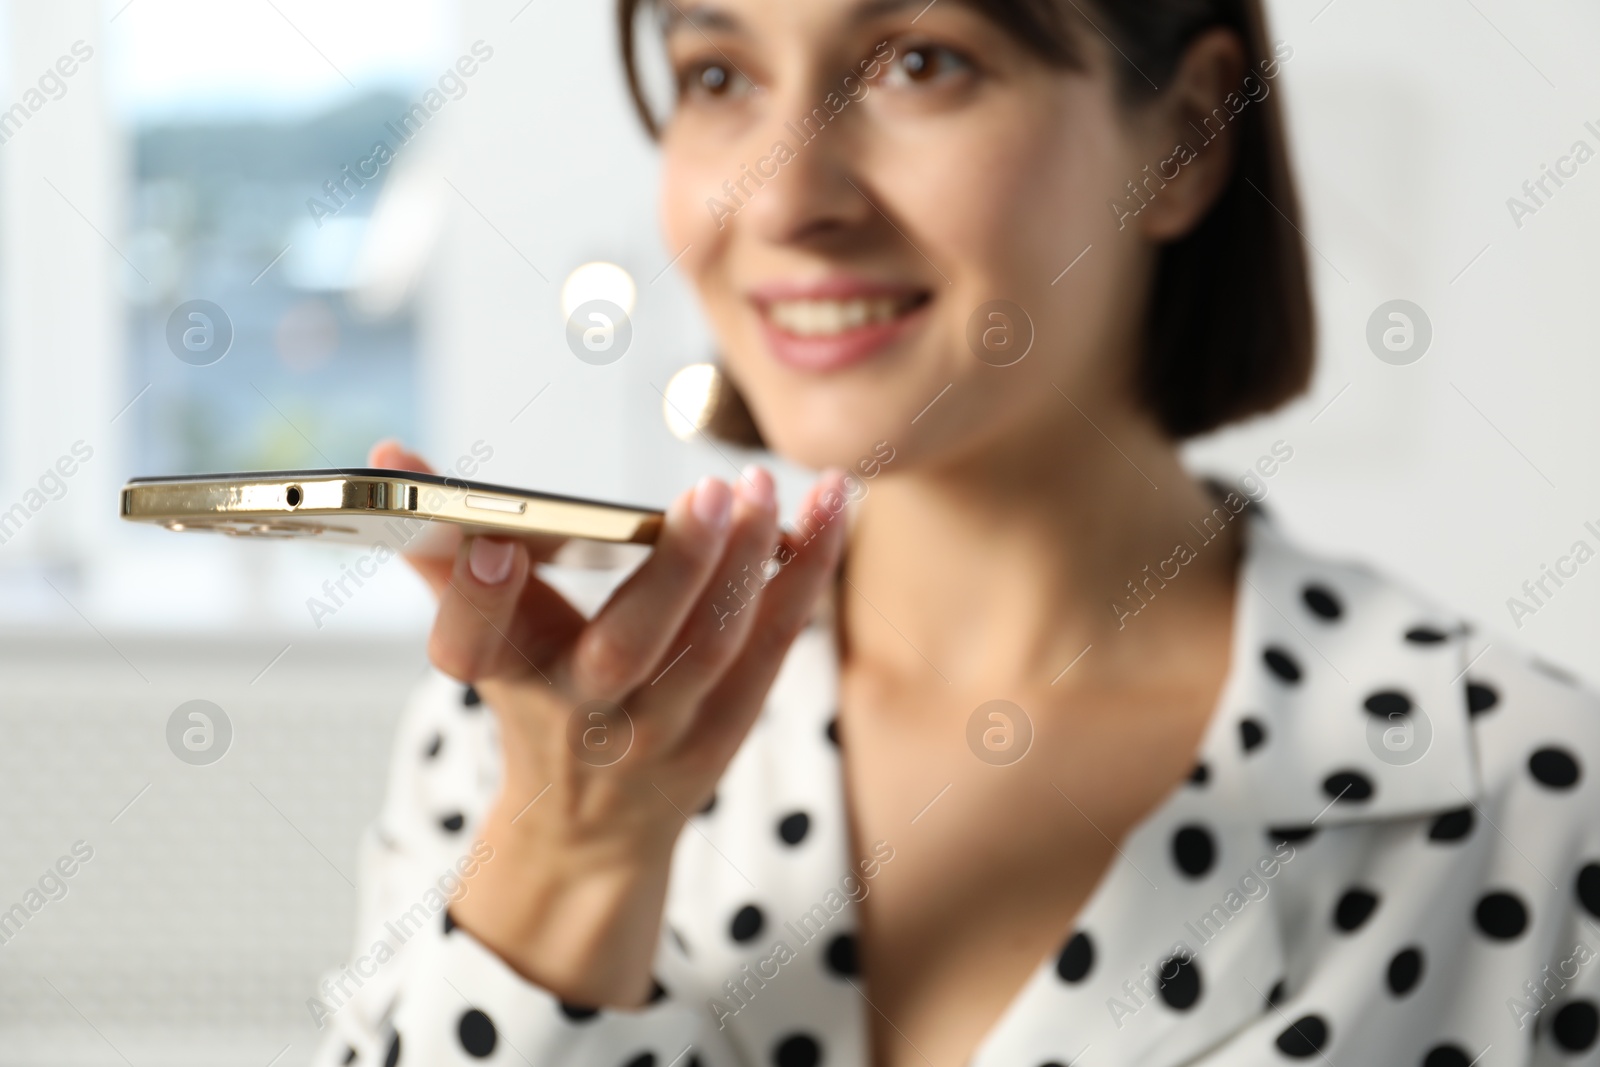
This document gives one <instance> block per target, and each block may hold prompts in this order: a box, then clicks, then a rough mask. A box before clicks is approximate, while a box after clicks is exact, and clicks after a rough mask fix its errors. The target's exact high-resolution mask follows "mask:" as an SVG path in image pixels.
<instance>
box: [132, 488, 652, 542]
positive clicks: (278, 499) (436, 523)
mask: <svg viewBox="0 0 1600 1067" xmlns="http://www.w3.org/2000/svg"><path fill="white" fill-rule="evenodd" d="M121 513H122V517H123V518H124V519H126V520H128V521H129V522H142V523H150V524H153V525H157V526H165V527H166V528H167V529H169V530H179V531H191V530H198V531H210V532H217V533H225V534H231V535H233V536H235V537H266V538H314V539H316V540H319V541H337V542H344V543H351V544H362V545H373V544H387V545H388V546H389V547H390V548H391V549H392V550H394V551H396V552H407V553H413V554H420V555H436V554H445V553H449V552H453V551H454V547H455V545H456V544H457V543H459V540H460V538H461V536H463V535H466V534H494V535H498V536H501V537H517V536H521V537H530V538H533V539H536V540H539V539H553V540H568V539H574V538H576V539H582V540H587V541H599V542H612V543H614V544H625V543H632V544H653V543H654V542H655V539H656V536H657V535H658V534H659V533H660V531H661V523H662V518H663V517H662V513H661V512H659V511H655V510H652V509H650V508H642V507H631V506H628V505H623V504H611V503H606V502H603V501H598V500H583V499H580V498H578V497H570V496H558V495H555V494H552V493H538V492H533V491H531V490H528V489H512V488H508V487H506V486H503V485H487V484H484V483H481V482H472V481H467V480H465V479H462V478H455V477H445V476H442V475H437V474H418V473H416V472H414V471H400V470H383V469H379V468H371V467H358V468H352V469H349V470H295V471H246V472H242V473H238V474H189V475H181V476H177V477H168V478H133V479H130V480H129V482H128V483H127V485H125V486H123V488H122V512H121Z"/></svg>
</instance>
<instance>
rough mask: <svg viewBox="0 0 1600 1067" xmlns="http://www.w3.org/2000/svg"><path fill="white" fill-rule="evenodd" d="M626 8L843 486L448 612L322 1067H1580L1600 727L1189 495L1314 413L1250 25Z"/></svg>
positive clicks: (1224, 6)
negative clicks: (1305, 410) (651, 45)
mask: <svg viewBox="0 0 1600 1067" xmlns="http://www.w3.org/2000/svg"><path fill="white" fill-rule="evenodd" d="M640 6H641V5H640V3H639V2H638V0H624V2H623V3H622V5H621V18H622V25H623V27H624V40H625V42H626V47H627V49H628V51H629V53H630V68H631V60H632V56H631V52H632V48H633V40H634V35H633V30H634V27H635V24H636V22H637V21H640V20H639V19H638V16H639V15H641V14H642V12H640V11H639V10H638V8H639V7H640ZM649 10H650V12H651V13H653V14H655V15H658V16H660V26H661V32H662V33H663V34H664V40H665V45H666V49H667V53H668V56H669V58H670V63H671V68H672V70H673V72H674V75H675V81H676V86H677V93H676V100H675V101H674V102H673V104H672V106H671V109H670V114H668V115H667V116H666V117H664V118H662V119H660V120H659V122H658V120H657V119H656V118H655V117H654V116H653V115H652V114H651V111H650V109H649V107H648V106H647V101H646V99H645V98H646V96H647V94H645V93H644V92H643V91H642V90H641V89H640V86H639V79H638V78H634V89H635V96H636V98H637V99H638V100H639V101H640V103H641V107H642V109H643V110H644V112H645V114H646V118H647V122H650V123H651V125H652V128H653V129H656V131H657V132H658V133H659V137H660V142H661V147H662V153H663V163H664V168H663V185H662V201H661V203H662V213H663V216H664V220H665V227H666V230H667V243H668V245H669V246H670V247H672V248H675V249H676V248H683V249H686V251H685V252H684V254H683V256H682V258H681V259H680V260H679V264H680V267H681V269H683V270H684V271H686V272H687V274H688V276H689V277H690V278H691V279H692V281H693V283H694V285H695V286H696V288H697V291H698V293H699V296H700V298H701V300H702V302H703V305H704V309H705V311H706V314H707V316H708V317H709V319H710V321H711V323H712V324H713V326H714V328H715V330H716V333H717V335H718V337H719V339H720V341H721V345H722V351H723V357H724V368H723V369H724V371H725V372H726V375H727V377H728V379H729V380H730V381H731V382H732V383H733V384H734V385H736V386H737V388H738V390H739V392H740V394H741V395H742V397H743V400H744V402H745V403H746V404H747V405H748V414H749V417H750V418H749V424H748V425H749V427H751V428H757V429H758V430H759V435H760V439H761V440H762V441H763V442H764V443H765V445H766V446H767V447H769V448H770V449H772V450H773V451H775V452H777V453H779V454H781V455H783V456H785V457H788V458H790V459H792V460H795V461H798V462H799V463H802V464H806V465H809V466H812V467H814V468H830V469H829V472H828V473H826V474H824V475H823V477H822V478H821V479H820V481H819V482H818V484H817V486H816V487H815V488H814V489H813V491H812V493H811V495H810V496H809V497H808V499H807V501H806V503H805V505H804V506H803V508H802V511H801V519H800V521H799V525H798V526H797V528H796V529H795V530H793V531H790V532H787V533H781V534H780V532H779V530H778V527H777V515H776V509H775V505H774V500H773V486H772V480H771V478H770V477H769V476H768V475H767V474H766V473H765V472H764V471H762V470H760V469H757V468H751V469H748V470H746V471H745V473H744V474H742V475H741V476H740V477H739V478H737V479H736V483H735V485H734V487H733V488H732V489H730V487H729V486H728V485H726V484H724V483H723V482H722V481H719V480H717V479H714V478H708V479H706V480H704V481H702V482H701V483H700V484H699V485H698V486H696V487H695V488H694V489H693V490H692V491H690V492H687V493H685V494H684V495H683V496H681V497H679V498H678V499H677V500H676V501H675V502H674V504H673V505H672V507H671V509H670V511H669V513H668V519H667V523H666V527H665V532H664V534H663V536H662V539H661V542H660V544H659V546H658V547H657V549H656V550H655V552H654V554H653V555H652V556H651V558H650V559H649V560H648V561H647V562H646V563H645V564H644V565H643V566H642V567H641V568H640V569H639V570H638V571H637V572H636V573H635V574H634V575H633V576H632V577H630V578H629V580H628V581H627V582H626V583H625V584H624V585H623V586H622V587H621V588H620V590H619V591H618V592H617V593H616V594H615V595H614V597H613V598H612V599H611V600H610V601H609V602H608V604H607V605H606V606H605V607H604V609H603V610H601V611H600V613H599V614H598V616H596V617H595V618H594V619H593V620H592V621H590V620H587V619H586V618H585V617H584V616H583V615H582V614H580V613H579V612H577V611H576V610H575V609H574V608H573V607H571V606H570V605H569V604H567V602H566V601H564V600H562V599H561V597H559V596H558V595H557V594H556V593H555V592H554V591H553V590H552V589H550V588H549V587H548V586H546V585H545V584H543V583H542V582H541V581H540V580H539V579H538V578H537V577H536V576H534V574H533V573H532V566H533V564H534V563H535V562H536V560H534V559H533V558H531V557H530V551H529V549H528V548H527V547H526V546H524V545H521V544H514V543H509V542H498V541H491V540H487V539H478V540H476V541H474V542H472V543H471V544H470V545H467V546H464V547H463V549H462V552H461V553H460V555H459V556H458V558H456V559H455V560H453V561H442V562H434V563H430V562H428V561H425V560H419V561H416V564H417V566H418V569H419V570H420V571H421V573H422V574H423V575H424V576H425V577H426V578H427V579H428V581H429V582H430V583H431V585H432V586H433V588H434V589H435V591H436V592H437V593H438V595H439V599H440V607H439V615H438V619H437V622H436V624H435V627H434V631H433V635H432V639H431V643H430V654H431V657H432V659H433V662H434V664H435V665H436V666H437V667H438V668H439V670H440V672H442V674H441V675H440V676H439V677H438V678H436V679H435V680H434V681H433V682H431V683H430V684H429V685H428V686H427V687H425V689H424V690H423V691H421V692H420V693H419V694H418V697H417V698H416V701H415V702H414V705H413V707H412V708H411V710H410V712H409V713H408V716H407V719H406V721H405V723H404V725H403V727H402V730H401V736H400V741H399V749H398V753H397V756H396V763H395V768H394V776H393V782H392V785H391V792H390V796H389V799H388V802H387V805H386V807H385V809H384V813H383V815H382V818H381V820H380V823H379V826H378V828H377V831H376V833H375V834H374V835H373V837H372V840H371V841H370V842H369V844H368V846H367V853H366V857H365V871H364V876H365V879H366V884H367V888H366V893H365V897H364V903H363V915H362V935H361V937H360V938H359V939H358V948H357V952H358V954H359V956H358V959H357V960H356V961H355V962H354V963H353V964H352V966H351V968H350V969H348V970H346V971H343V972H341V973H340V974H339V975H337V976H333V977H330V980H329V981H328V982H325V983H324V985H323V988H322V991H321V993H320V995H319V997H318V998H316V999H315V1001H314V1002H313V1012H314V1014H317V1015H318V1016H319V1020H321V1021H323V1022H325V1023H327V1024H329V1025H331V1026H332V1027H333V1030H332V1031H331V1035H332V1036H330V1037H329V1039H328V1041H327V1044H326V1046H325V1053H324V1056H325V1062H341V1061H343V1062H359V1063H377V1062H382V1063H386V1064H389V1065H391V1067H392V1065H394V1064H396V1063H403V1064H446V1063H470V1062H475V1061H477V1060H480V1059H486V1060H490V1061H493V1062H500V1063H524V1062H526V1063H530V1064H537V1065H540V1067H545V1065H555V1064H582V1065H586V1067H611V1065H617V1067H622V1065H630V1067H645V1065H657V1067H666V1065H684V1064H691V1063H698V1064H701V1065H703V1067H734V1065H766V1064H775V1065H777V1067H810V1065H816V1064H827V1065H830V1067H831V1065H848V1064H866V1063H869V1062H870V1063H874V1064H884V1065H893V1067H907V1065H916V1064H928V1065H933V1067H946V1065H949V1067H956V1065H959V1064H965V1063H971V1064H975V1065H983V1067H988V1065H996V1067H998V1065H1004V1067H1040V1065H1047V1064H1066V1063H1076V1064H1088V1065H1096V1064H1105V1065H1116V1064H1143V1065H1165V1064H1180V1063H1184V1064H1191V1063H1203V1064H1208V1065H1223V1064H1226V1065H1244V1064H1264V1063H1277V1062H1282V1061H1284V1060H1292V1059H1314V1058H1320V1059H1323V1060H1326V1061H1327V1062H1330V1063H1339V1064H1341V1065H1344V1064H1372V1063H1383V1064H1424V1065H1426V1067H1449V1065H1461V1067H1465V1065H1467V1064H1471V1063H1483V1064H1513V1063H1516V1064H1521V1063H1563V1064H1564V1063H1572V1062H1589V1063H1593V1062H1596V1060H1595V1057H1596V1056H1597V1055H1600V1047H1597V1044H1596V1030H1597V1025H1600V1024H1597V1013H1596V1007H1595V1002H1596V995H1597V990H1600V978H1597V975H1600V966H1589V965H1588V964H1589V963H1590V962H1591V960H1592V956H1593V951H1594V949H1595V948H1596V947H1600V929H1597V927H1596V925H1595V919H1596V917H1597V916H1600V832H1597V826H1596V819H1595V812H1596V810H1597V808H1596V799H1597V793H1596V786H1595V782H1594V771H1595V770H1596V768H1597V767H1600V733H1597V732H1600V716H1597V715H1596V704H1595V700H1594V698H1593V697H1592V696H1589V695H1586V694H1584V693H1583V692H1581V691H1580V690H1579V689H1578V688H1576V687H1575V686H1573V685H1572V684H1571V683H1570V682H1569V681H1567V680H1565V679H1563V678H1560V677H1558V676H1555V675H1554V673H1553V672H1551V671H1549V670H1548V669H1539V668H1536V667H1535V666H1532V665H1530V664H1529V663H1528V662H1527V661H1525V660H1524V659H1523V658H1522V657H1521V656H1519V655H1518V654H1517V653H1515V652H1513V651H1511V650H1510V649H1508V648H1506V647H1505V646H1504V645H1502V644H1499V643H1490V642H1486V641H1484V640H1482V639H1477V638H1474V637H1473V636H1472V635H1471V634H1470V633H1469V631H1468V629H1467V627H1466V626H1465V625H1463V623H1462V622H1461V621H1460V620H1459V619H1458V618H1457V617H1456V616H1454V615H1453V614H1452V613H1451V612H1449V611H1448V610H1446V609H1444V608H1441V607H1438V606H1436V605H1434V604H1431V603H1430V602H1428V601H1427V600H1426V599H1424V598H1422V597H1420V596H1418V595H1417V594H1415V593H1413V592H1412V591H1410V590H1409V589H1408V588H1406V587H1405V586H1404V585H1403V584H1402V583H1399V582H1396V581H1393V580H1390V579H1386V578H1383V577H1380V576H1377V575H1375V574H1373V573H1371V572H1370V571H1368V570H1366V569H1363V568H1361V567H1358V566H1352V565H1349V564H1343V563H1337V562H1332V561H1328V560H1324V559H1321V558H1318V557H1316V556H1314V555H1311V554H1309V553H1307V552H1305V551H1303V550H1301V549H1299V548H1297V547H1296V546H1294V545H1293V544H1292V543H1290V542H1288V541H1287V540H1285V539H1284V537H1283V536H1282V534H1281V533H1279V532H1278V531H1277V530H1275V529H1274V527H1273V526H1272V524H1271V523H1270V522H1268V521H1267V520H1266V519H1265V518H1264V517H1263V516H1262V515H1261V514H1260V508H1259V506H1257V505H1255V504H1254V503H1253V502H1252V501H1251V499H1250V494H1241V493H1239V492H1236V491H1229V490H1227V489H1225V488H1221V487H1217V486H1208V485H1206V484H1203V483H1202V482H1200V481H1197V480H1196V479H1195V478H1193V477H1192V476H1190V475H1189V474H1188V473H1186V472H1185V470H1184V469H1183V467H1182V466H1181V464H1180V462H1179V455H1178V446H1179V442H1181V441H1182V440H1183V439H1184V438H1186V437H1189V436H1193V435H1195V434H1198V433H1201V432H1203V431H1206V430H1209V429H1212V428H1214V427H1216V426H1219V425H1222V424H1224V423H1227V422H1230V421H1233V420H1237V419H1240V418H1243V417H1245V416H1248V415H1251V414H1254V413H1258V412H1262V411H1266V410H1269V409H1271V408H1273V407H1274V406H1276V405H1277V404H1279V403H1281V402H1282V401H1284V400H1285V399H1287V398H1288V397H1290V396H1292V395H1294V394H1296V393H1298V392H1300V391H1301V390H1302V389H1303V388H1304V386H1305V384H1306V382H1307V380H1308V377H1309V371H1310V337H1311V316H1310V312H1309V300H1308V296H1307V285H1306V268H1305V262H1304V258H1303V254H1302V249H1301V244H1300V238H1299V237H1298V235H1297V232H1296V226H1295V223H1294V219H1295V217H1296V208H1295V197H1294V193H1293V188H1292V184H1291V182H1290V179H1289V175H1288V169H1287V164H1286V162H1285V160H1286V153H1285V148H1284V138H1283V133H1282V130H1281V127H1280V120H1279V112H1278V98H1277V96H1276V95H1274V92H1273V89H1274V85H1275V82H1274V79H1275V78H1277V76H1278V74H1279V70H1280V64H1281V63H1283V62H1285V61H1286V60H1288V59H1289V58H1291V56H1292V50H1291V49H1289V48H1288V47H1287V46H1279V47H1276V48H1274V47H1272V46H1270V45H1269V42H1268V38H1267V36H1266V34H1265V31H1264V29H1263V24H1262V19H1261V13H1260V11H1259V9H1258V5H1257V2H1256V0H1159V2H1158V0H1139V2H1134V0H1093V2H1090V0H1076V2H1068V0H1062V2H1057V0H966V2H963V0H944V2H942V3H939V2H935V3H931V4H929V3H926V0H916V2H909V3H907V2H899V0H807V2H806V3H804V4H791V3H785V4H777V3H771V2H768V0H710V2H707V3H689V2H687V0H670V2H667V3H664V4H661V5H660V6H659V8H650V9H649ZM651 32H654V31H653V30H652V31H651ZM1275 451H1276V452H1277V455H1275V456H1273V455H1269V456H1264V457H1263V458H1262V461H1261V464H1260V465H1259V470H1260V474H1261V475H1262V476H1266V475H1268V474H1270V473H1271V471H1272V470H1273V469H1274V468H1275V464H1277V463H1279V462H1282V461H1283V460H1285V459H1286V458H1288V457H1290V456H1292V455H1293V443H1292V442H1287V441H1286V442H1282V443H1281V448H1279V449H1276V450H1275ZM373 462H374V463H376V464H380V465H388V466H397V467H413V468H416V467H420V466H422V464H421V460H420V459H419V458H417V457H415V456H411V455H408V454H406V453H405V452H403V451H402V450H400V449H399V448H398V446H394V445H384V446H380V447H379V448H378V449H377V450H376V451H375V454H374V457H373ZM1257 484H1259V483H1257ZM847 500H853V501H854V504H853V505H852V506H851V507H850V508H849V509H848V510H847V509H846V508H845V506H844V505H845V502H846V501H847ZM774 545H776V546H777V548H776V550H774ZM819 601H820V602H821V603H822V604H823V605H824V608H825V610H823V611H820V612H819V611H816V610H814V609H815V608H816V607H817V605H818V604H819ZM780 668H781V669H780ZM446 676H447V677H446ZM451 679H453V680H451ZM462 683H470V684H468V685H467V686H466V687H465V688H464V687H463V685H462ZM486 711H491V712H492V714H486V713H485V712H486ZM686 823H687V824H688V827H689V828H688V830H687V831H685V824H686ZM446 898H448V900H449V906H448V909H446V908H445V901H446ZM396 950H398V955H397V954H396ZM391 957H392V958H391Z"/></svg>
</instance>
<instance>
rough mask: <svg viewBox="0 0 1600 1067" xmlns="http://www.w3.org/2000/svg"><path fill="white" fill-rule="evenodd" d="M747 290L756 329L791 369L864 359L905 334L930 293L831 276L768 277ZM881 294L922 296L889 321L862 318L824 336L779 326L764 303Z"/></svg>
mask: <svg viewBox="0 0 1600 1067" xmlns="http://www.w3.org/2000/svg"><path fill="white" fill-rule="evenodd" d="M748 295H749V298H750V302H751V304H752V305H754V307H755V311H756V314H757V316H758V317H759V318H760V320H761V330H762V333H763V334H765V336H766V339H767V347H768V349H769V350H770V351H771V352H772V355H773V358H775V359H776V360H777V361H778V362H779V363H782V364H784V365H785V366H788V367H793V368H795V369H796V370H805V371H817V372H821V371H833V370H840V369H842V368H845V367H850V366H854V365H855V364H858V363H862V362H865V361H866V360H869V359H871V358H873V357H874V356H876V355H879V354H880V353H882V352H883V351H885V350H886V349H888V348H889V347H891V346H892V345H893V344H894V343H895V342H897V341H899V340H901V339H902V338H904V337H905V335H906V334H908V333H910V332H911V331H912V330H915V329H916V328H917V327H918V326H920V325H921V324H922V323H923V322H924V321H926V319H927V317H928V308H929V306H930V305H931V304H932V295H933V294H932V293H931V291H929V290H928V289H926V288H924V287H922V286H917V285H905V284H900V283H894V282H882V281H874V280H871V279H865V278H853V277H849V276H845V275H835V276H833V277H829V278H822V279H818V280H816V281H809V282H794V281H774V282H768V283H764V284H762V285H759V286H756V287H754V288H752V289H751V290H750V291H749V294H748ZM883 297H890V298H895V299H908V300H909V299H913V298H918V297H921V298H922V301H921V303H919V304H917V306H915V307H913V308H912V309H911V310H909V311H906V312H904V313H902V314H900V315H898V316H896V317H895V318H894V319H892V320H890V321H889V322H879V323H867V324H864V325H861V326H857V327H855V328H854V329H850V330H845V331H844V332H842V333H837V334H831V335H827V336H810V337H800V336H798V335H796V334H792V333H789V332H787V331H786V330H784V329H782V328H781V327H779V326H778V325H777V324H776V323H774V322H773V321H772V319H771V318H770V317H769V315H768V308H769V307H770V306H771V305H772V304H773V303H775V302H778V301H784V300H871V299H879V298H883Z"/></svg>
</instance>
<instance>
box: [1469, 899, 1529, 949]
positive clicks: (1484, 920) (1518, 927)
mask: <svg viewBox="0 0 1600 1067" xmlns="http://www.w3.org/2000/svg"><path fill="white" fill-rule="evenodd" d="M1474 915H1475V917H1476V918H1477V921H1478V929H1479V930H1482V931H1483V932H1484V933H1485V934H1486V935H1488V936H1489V937H1492V938H1494V939H1496V940H1497V941H1509V940H1511V939H1512V938H1514V937H1518V936H1520V935H1521V934H1522V931H1524V930H1526V929H1527V928H1528V909H1527V906H1526V905H1524V904H1523V903H1522V901H1521V900H1518V899H1517V897H1516V896H1515V895H1514V894H1511V893H1506V892H1495V893H1485V894H1484V895H1483V898H1482V899H1481V900H1479V901H1478V908H1477V911H1476V912H1475V913H1474Z"/></svg>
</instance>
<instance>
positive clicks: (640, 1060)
mask: <svg viewBox="0 0 1600 1067" xmlns="http://www.w3.org/2000/svg"><path fill="white" fill-rule="evenodd" d="M623 1067H656V1054H655V1053H654V1052H641V1053H639V1054H638V1055H637V1056H635V1057H634V1058H633V1059H631V1060H629V1061H628V1062H627V1063H625V1064H623Z"/></svg>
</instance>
